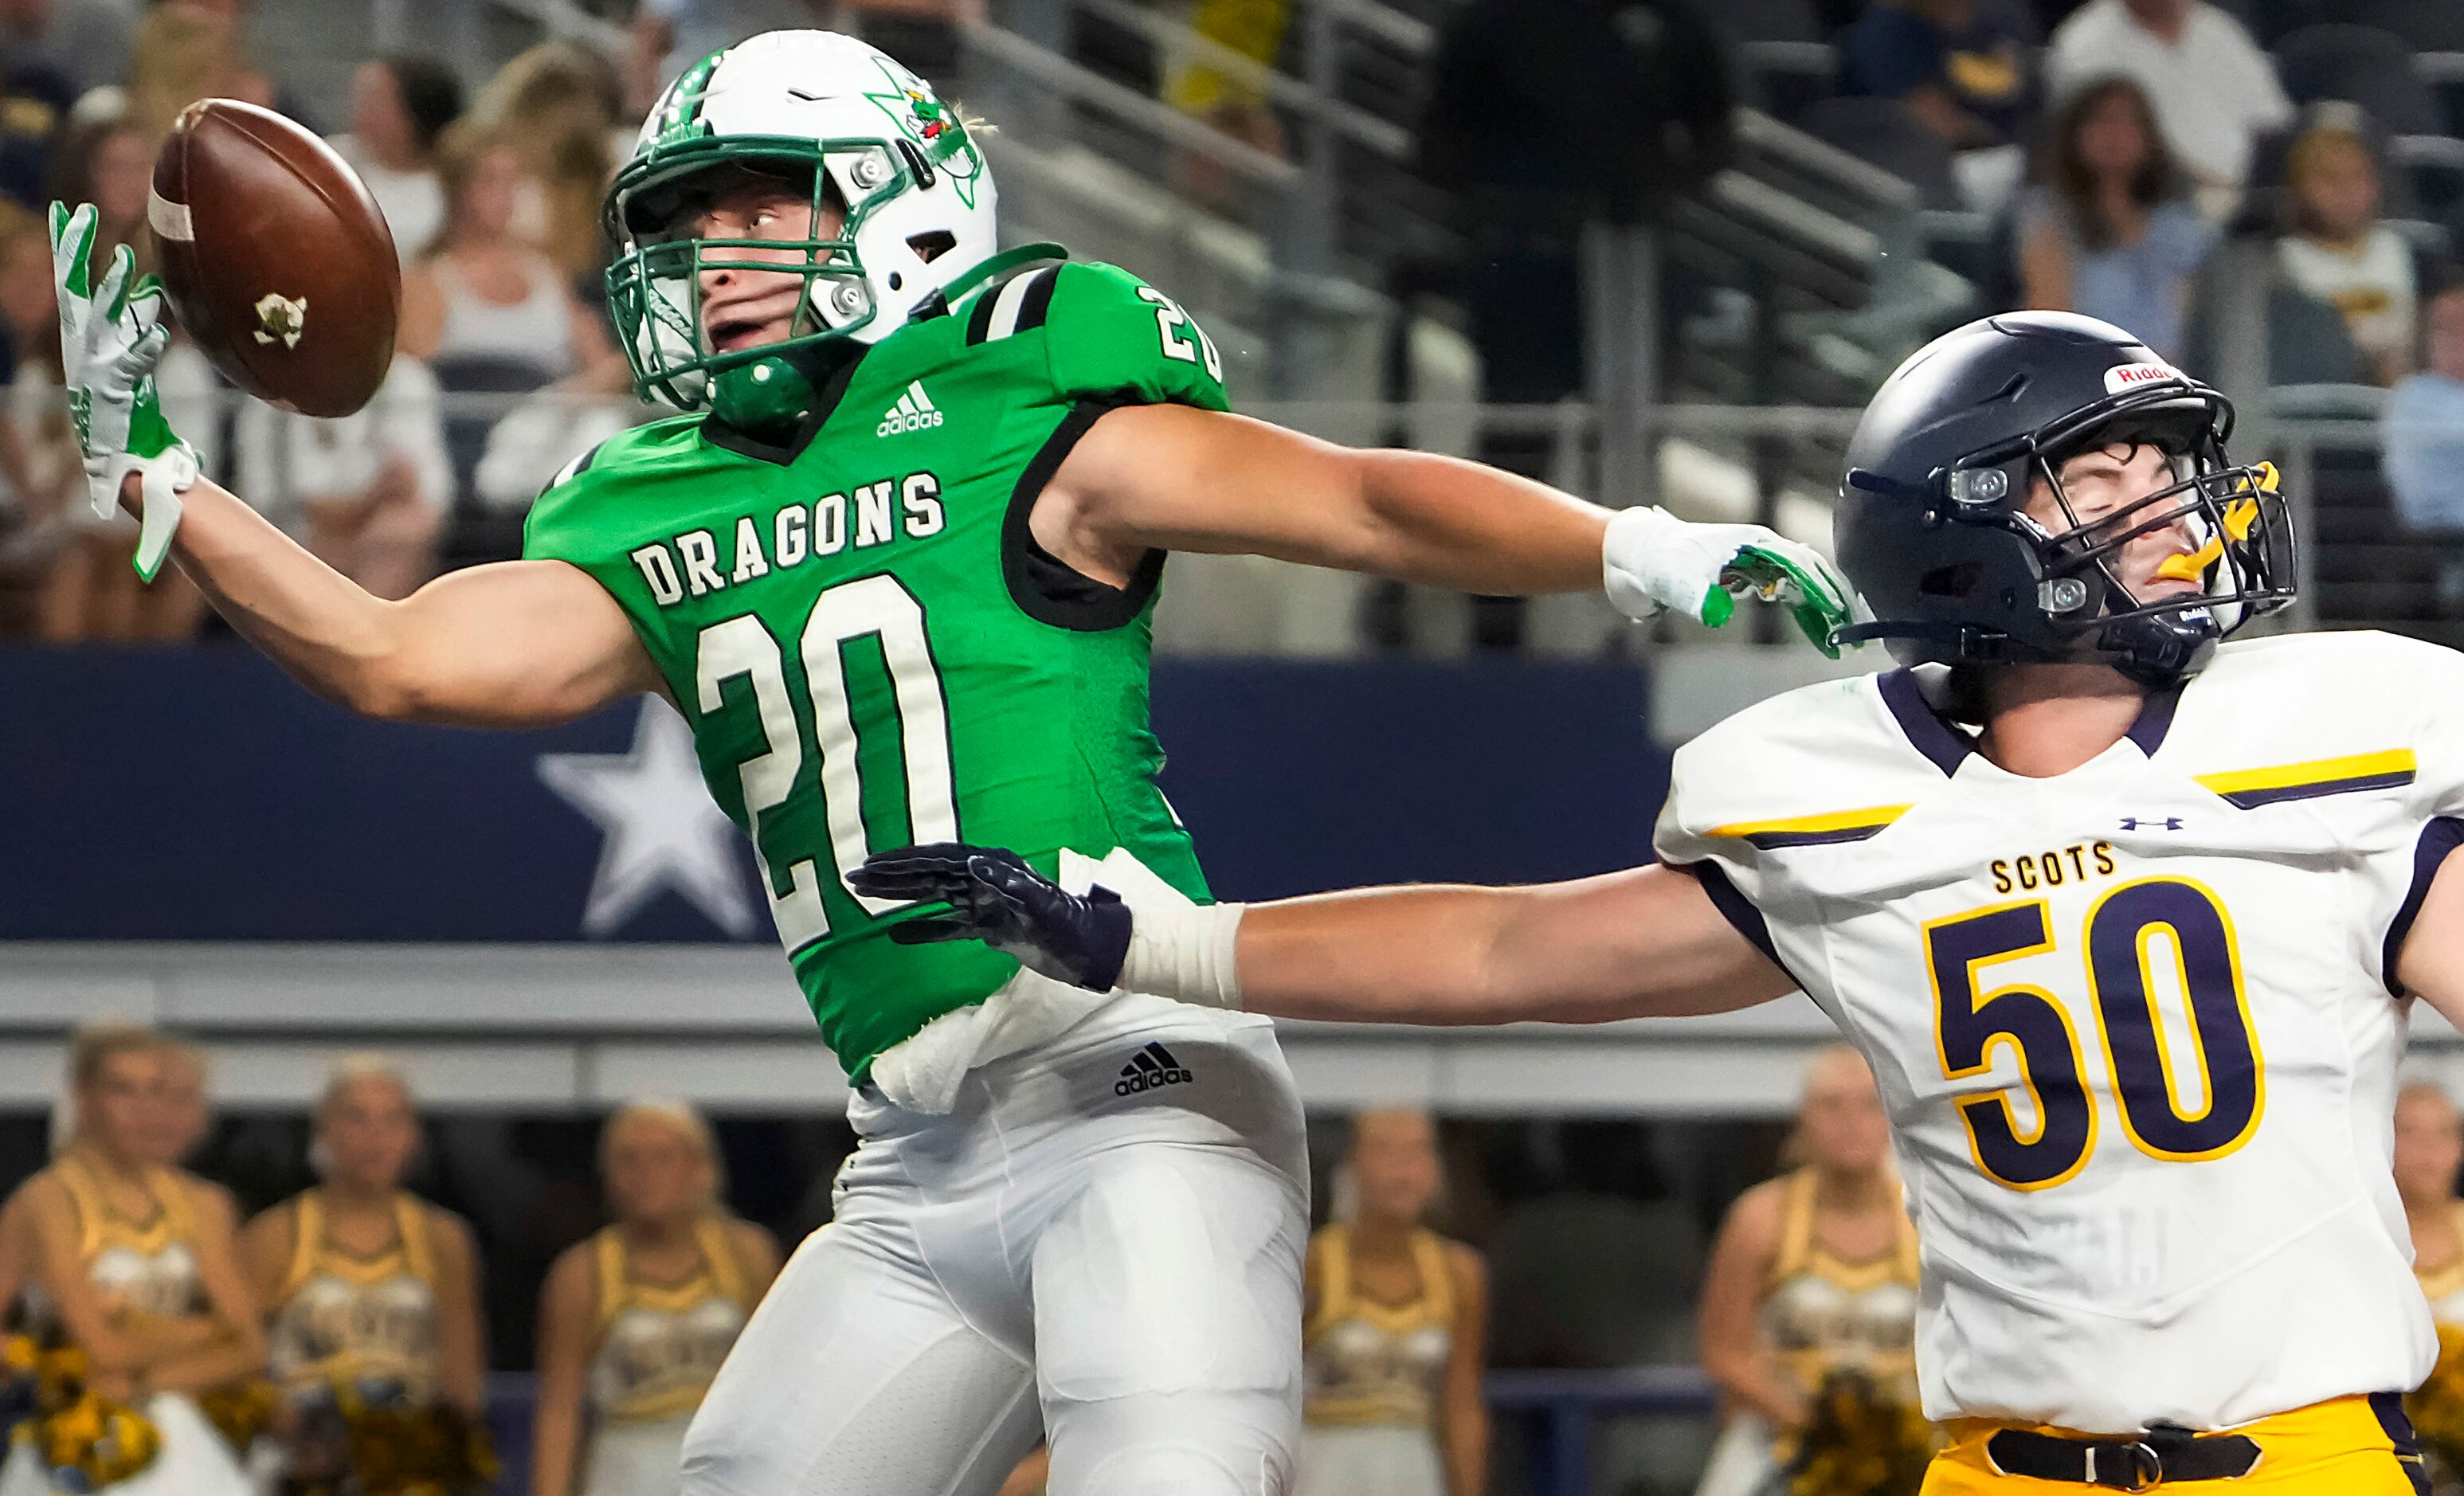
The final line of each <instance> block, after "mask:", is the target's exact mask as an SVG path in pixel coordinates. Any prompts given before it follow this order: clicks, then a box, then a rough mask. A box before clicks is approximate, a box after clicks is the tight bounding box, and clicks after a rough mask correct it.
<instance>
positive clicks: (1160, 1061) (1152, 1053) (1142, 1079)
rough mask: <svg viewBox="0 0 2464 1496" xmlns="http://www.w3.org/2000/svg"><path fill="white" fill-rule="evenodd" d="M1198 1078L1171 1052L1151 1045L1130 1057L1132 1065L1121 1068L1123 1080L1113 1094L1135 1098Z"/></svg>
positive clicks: (1115, 1087)
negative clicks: (1144, 1092) (1137, 1095)
mask: <svg viewBox="0 0 2464 1496" xmlns="http://www.w3.org/2000/svg"><path fill="white" fill-rule="evenodd" d="M1197 1078H1198V1077H1196V1076H1194V1075H1192V1074H1190V1073H1189V1071H1187V1070H1186V1069H1183V1068H1182V1067H1181V1064H1180V1062H1179V1061H1178V1060H1176V1059H1174V1058H1173V1057H1172V1051H1171V1050H1169V1049H1167V1048H1165V1047H1164V1046H1163V1045H1157V1044H1151V1045H1147V1046H1146V1047H1145V1048H1143V1049H1141V1050H1139V1051H1138V1052H1137V1053H1135V1054H1133V1055H1132V1056H1130V1063H1129V1064H1127V1065H1124V1066H1122V1067H1121V1079H1120V1082H1119V1084H1117V1085H1115V1086H1114V1087H1113V1088H1112V1094H1113V1095H1115V1096H1134V1095H1136V1094H1137V1093H1138V1092H1140V1091H1142V1090H1153V1089H1155V1088H1156V1087H1158V1086H1177V1085H1179V1084H1180V1083H1181V1082H1183V1081H1189V1080H1196V1079H1197Z"/></svg>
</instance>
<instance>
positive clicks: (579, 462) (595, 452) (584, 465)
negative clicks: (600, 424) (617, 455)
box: [539, 436, 616, 497]
mask: <svg viewBox="0 0 2464 1496" xmlns="http://www.w3.org/2000/svg"><path fill="white" fill-rule="evenodd" d="M615 439H616V438H614V437H613V436H606V437H602V438H600V439H599V440H598V441H596V442H593V443H591V444H590V450H589V451H585V452H583V454H582V455H581V456H579V457H576V458H574V459H573V460H572V461H571V462H568V463H566V464H565V465H564V466H563V467H561V468H559V469H557V470H556V476H555V477H552V478H550V479H548V480H547V487H546V488H543V489H540V490H539V495H540V496H542V497H544V496H546V495H548V494H550V493H552V492H554V491H555V490H557V489H560V488H562V487H563V486H564V485H566V484H567V483H570V482H572V481H573V480H574V479H576V478H578V477H580V476H582V475H583V473H587V472H589V471H590V465H591V464H592V463H593V462H596V461H598V460H599V450H600V449H601V448H603V447H605V446H606V445H607V444H608V443H609V442H612V441H614V440H615Z"/></svg>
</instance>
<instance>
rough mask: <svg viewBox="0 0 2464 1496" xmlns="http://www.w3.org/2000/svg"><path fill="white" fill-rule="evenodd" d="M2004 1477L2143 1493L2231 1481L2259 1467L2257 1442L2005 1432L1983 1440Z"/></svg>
mask: <svg viewBox="0 0 2464 1496" xmlns="http://www.w3.org/2000/svg"><path fill="white" fill-rule="evenodd" d="M1985 1454H1986V1457H1987V1458H1988V1459H1990V1460H1991V1461H1992V1462H1993V1467H1994V1468H1995V1469H1997V1470H1999V1471H2001V1472H2002V1473H2003V1474H2005V1475H2024V1476H2027V1477H2028V1478H2030V1479H2031V1480H2037V1481H2068V1482H2070V1483H2071V1484H2073V1485H2101V1486H2104V1487H2106V1488H2107V1489H2109V1490H2117V1491H2144V1490H2148V1489H2151V1488H2153V1487H2155V1486H2158V1485H2163V1484H2165V1483H2166V1482H2167V1481H2231V1480H2236V1479H2238V1478H2240V1477H2242V1476H2245V1475H2248V1474H2249V1473H2250V1472H2251V1470H2252V1469H2253V1467H2255V1465H2256V1464H2257V1463H2258V1441H2256V1440H2255V1439H2251V1438H2249V1437H2248V1436H2247V1435H2242V1434H2209V1435H2194V1434H2192V1433H2191V1432H2190V1431H2189V1429H2187V1428H2177V1427H2174V1426H2173V1425H2170V1424H2166V1423H2159V1424H2157V1425H2156V1426H2155V1427H2153V1428H2151V1429H2149V1430H2148V1431H2147V1432H2146V1433H2145V1434H2143V1435H2141V1436H2140V1437H2139V1438H2137V1439H2136V1440H2126V1439H2060V1438H2057V1437H2056V1436H2054V1435H2052V1434H2031V1433H2029V1432H2028V1431H2027V1430H2025V1429H2016V1428H2006V1429H2003V1430H2002V1431H2001V1432H1999V1433H1997V1434H1995V1435H1994V1436H1993V1437H1992V1438H1991V1439H1989V1440H1987V1441H1985Z"/></svg>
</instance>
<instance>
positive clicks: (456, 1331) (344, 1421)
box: [240, 1055, 488, 1488]
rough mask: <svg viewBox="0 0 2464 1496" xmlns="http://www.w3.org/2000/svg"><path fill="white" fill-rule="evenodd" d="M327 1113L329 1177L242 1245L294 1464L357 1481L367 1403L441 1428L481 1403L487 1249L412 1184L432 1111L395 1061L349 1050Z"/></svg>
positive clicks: (319, 1151)
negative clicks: (355, 1442) (424, 1123)
mask: <svg viewBox="0 0 2464 1496" xmlns="http://www.w3.org/2000/svg"><path fill="white" fill-rule="evenodd" d="M314 1126H315V1131H314V1133H313V1141H312V1142H311V1143H310V1144H309V1150H308V1157H309V1162H310V1164H311V1166H312V1167H314V1168H315V1170H316V1171H317V1175H318V1179H319V1182H318V1183H317V1184H316V1185H315V1186H314V1187H312V1188H310V1189H307V1190H303V1191H301V1192H300V1193H299V1194H297V1195H295V1196H293V1197H292V1198H291V1199H287V1200H284V1201H283V1202H282V1203H280V1204H278V1205H275V1207H273V1208H272V1209H270V1210H268V1211H266V1212H264V1213H263V1214H261V1215H259V1216H258V1217H257V1218H256V1219H255V1220H253V1221H250V1222H249V1223H248V1229H247V1231H246V1232H245V1233H243V1234H242V1236H241V1238H240V1255H241V1260H242V1262H243V1264H244V1265H245V1266H246V1267H247V1269H248V1273H249V1280H250V1285H251V1287H253V1289H254V1290H255V1293H256V1297H257V1302H258V1303H260V1304H262V1305H264V1306H266V1311H267V1318H268V1336H267V1337H268V1339H269V1341H270V1342H271V1345H272V1365H273V1371H274V1375H275V1380H276V1381H278V1382H279V1383H280V1384H281V1387H282V1392H283V1397H284V1400H285V1403H286V1408H287V1414H286V1417H285V1419H283V1424H284V1430H285V1436H286V1437H285V1439H284V1443H285V1446H286V1454H287V1461H286V1463H287V1466H288V1468H287V1471H286V1473H287V1474H288V1476H289V1477H290V1479H291V1481H293V1482H295V1483H300V1484H303V1485H312V1486H313V1485H315V1484H316V1483H318V1482H330V1483H340V1485H341V1488H357V1487H356V1486H354V1485H350V1483H351V1481H352V1480H353V1479H354V1472H353V1471H352V1469H351V1447H352V1441H351V1439H350V1422H351V1419H353V1418H354V1417H359V1418H362V1419H364V1417H365V1414H364V1413H363V1412H362V1411H361V1410H362V1409H382V1410H388V1411H391V1410H400V1409H405V1408H409V1409H419V1410H424V1412H425V1415H426V1416H427V1417H428V1418H430V1419H435V1420H436V1421H435V1423H434V1424H432V1425H431V1426H433V1427H436V1428H438V1429H440V1430H442V1429H449V1428H451V1427H453V1426H454V1425H455V1424H456V1423H457V1422H458V1421H459V1420H462V1419H475V1418H476V1417H477V1416H478V1415H479V1412H480V1407H481V1403H482V1400H483V1397H484V1392H485V1388H486V1382H487V1370H488V1367H487V1353H486V1347H485V1346H484V1345H483V1344H482V1338H483V1337H482V1331H481V1329H480V1321H479V1282H478V1271H479V1269H478V1253H477V1249H476V1247H475V1246H474V1245H473V1243H472V1240H471V1228H470V1227H469V1226H468V1225H466V1224H464V1223H463V1221H462V1218H461V1217H459V1216H456V1215H454V1214H453V1213H452V1212H451V1211H448V1210H444V1209H440V1208H439V1207H437V1206H435V1205H432V1204H430V1203H429V1202H428V1201H427V1200H424V1199H420V1198H419V1197H418V1196H416V1195H413V1194H411V1193H410V1192H409V1191H408V1190H407V1189H405V1188H404V1187H403V1178H404V1177H405V1176H406V1175H407V1173H408V1172H409V1170H410V1166H411V1163H412V1160H413V1159H414V1158H416V1157H417V1155H418V1153H419V1142H420V1121H419V1111H418V1108H417V1106H416V1104H415V1103H414V1102H413V1101H412V1099H411V1094H410V1086H409V1083H408V1082H407V1081H406V1080H405V1079H404V1078H403V1075H402V1072H401V1071H400V1070H399V1069H397V1068H396V1067H394V1066H393V1065H392V1064H391V1063H390V1062H388V1061H386V1060H385V1059H383V1058H381V1057H378V1056H374V1055H354V1056H350V1057H348V1058H346V1059H344V1060H342V1061H341V1063H340V1064H338V1065H336V1066H335V1067H334V1068H333V1070H332V1072H331V1073H330V1074H329V1075H328V1077H327V1078H326V1082H325V1090H324V1094H323V1095H322V1096H321V1097H319V1100H318V1103H317V1113H316V1120H315V1124H314ZM436 1442H437V1443H438V1444H439V1445H440V1446H444V1445H451V1443H453V1442H455V1441H451V1440H440V1441H436ZM449 1488H451V1487H450V1486H449Z"/></svg>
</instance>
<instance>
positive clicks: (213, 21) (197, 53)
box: [70, 0, 274, 202]
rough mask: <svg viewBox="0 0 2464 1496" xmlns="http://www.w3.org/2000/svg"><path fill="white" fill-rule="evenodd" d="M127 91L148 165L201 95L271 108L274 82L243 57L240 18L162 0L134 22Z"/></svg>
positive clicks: (180, 1)
mask: <svg viewBox="0 0 2464 1496" xmlns="http://www.w3.org/2000/svg"><path fill="white" fill-rule="evenodd" d="M127 92H128V119H129V123H130V124H132V125H133V126H134V127H135V128H137V129H138V130H139V131H141V132H142V133H143V135H144V136H145V138H146V141H147V161H148V163H149V164H150V163H151V161H152V144H153V143H154V142H157V141H160V140H162V138H163V137H164V136H165V135H167V134H169V133H170V129H171V121H174V120H176V119H178V118H179V116H180V111H181V110H183V109H186V108H187V107H188V105H190V104H192V103H195V102H196V101H197V100H198V99H239V100H240V101H241V102H243V103H251V104H258V105H262V106H264V107H266V108H269V109H270V108H272V107H274V82H273V80H272V79H271V78H268V77H266V76H265V75H264V74H262V73H260V72H258V71H256V70H255V69H254V68H252V67H250V66H249V65H248V63H247V62H246V61H245V60H243V58H242V57H241V55H240V36H239V20H238V17H237V16H235V15H232V14H231V13H229V12H227V11H217V10H213V9H209V8H208V7H206V6H203V5H197V4H194V3H192V0H165V3H164V4H161V5H158V6H156V7H155V8H154V9H153V10H152V11H148V12H146V15H145V19H144V20H143V21H141V22H139V23H138V26H137V38H136V40H135V42H134V43H132V44H131V46H130V47H129V50H128V88H127ZM70 201H72V202H74V201H76V199H74V198H72V199H70Z"/></svg>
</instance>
